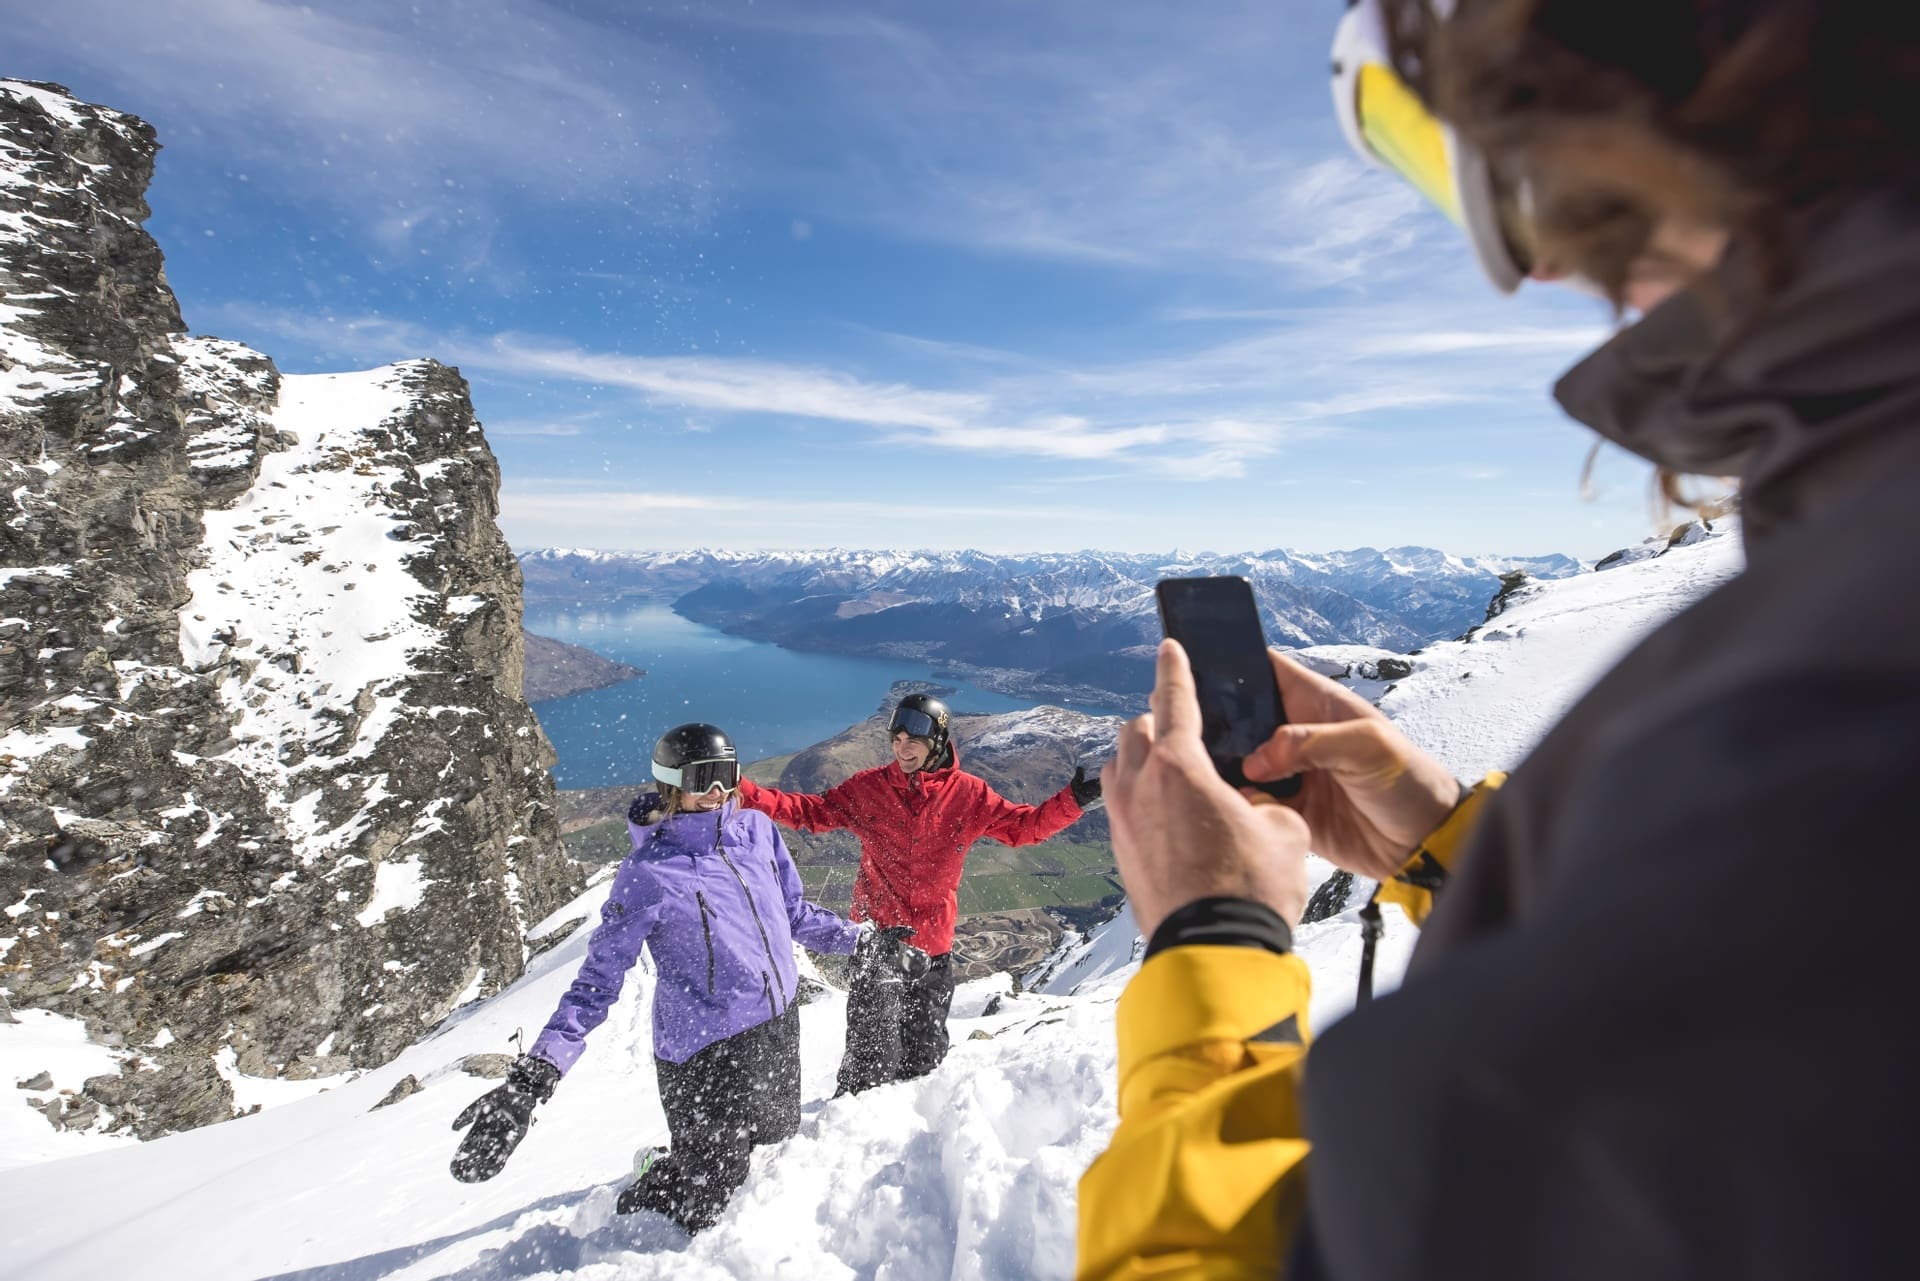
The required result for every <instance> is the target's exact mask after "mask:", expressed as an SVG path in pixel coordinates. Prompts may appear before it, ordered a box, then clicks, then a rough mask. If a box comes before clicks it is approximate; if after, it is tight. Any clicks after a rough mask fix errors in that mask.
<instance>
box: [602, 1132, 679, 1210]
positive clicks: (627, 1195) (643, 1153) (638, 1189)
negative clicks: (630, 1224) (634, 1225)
mask: <svg viewBox="0 0 1920 1281" xmlns="http://www.w3.org/2000/svg"><path fill="white" fill-rule="evenodd" d="M666 1154H667V1149H665V1148H660V1147H653V1148H641V1149H640V1150H639V1151H637V1152H635V1153H634V1154H633V1182H632V1183H629V1184H628V1185H627V1186H626V1187H625V1188H624V1189H622V1190H621V1193H620V1199H619V1200H618V1201H615V1202H614V1205H613V1208H614V1209H615V1210H616V1211H617V1212H619V1213H621V1214H632V1213H633V1212H634V1211H635V1210H645V1209H648V1208H650V1207H648V1205H647V1203H646V1201H645V1200H644V1199H643V1189H644V1188H645V1187H646V1182H647V1171H648V1170H651V1169H652V1168H653V1167H654V1165H655V1163H656V1162H658V1161H659V1160H660V1158H662V1157H664V1156H665V1155H666Z"/></svg>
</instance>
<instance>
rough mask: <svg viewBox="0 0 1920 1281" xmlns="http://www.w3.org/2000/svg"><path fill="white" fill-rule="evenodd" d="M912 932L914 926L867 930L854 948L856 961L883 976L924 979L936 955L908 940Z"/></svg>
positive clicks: (877, 927)
mask: <svg viewBox="0 0 1920 1281" xmlns="http://www.w3.org/2000/svg"><path fill="white" fill-rule="evenodd" d="M913 934H914V930H913V927H912V926H911V925H888V926H885V927H880V926H876V927H874V928H873V929H871V930H867V931H864V932H863V933H862V934H861V935H860V942H859V943H857V944H856V945H855V946H854V949H853V959H854V963H855V964H857V965H859V966H861V967H862V968H865V969H868V970H873V971H876V972H878V973H879V974H881V975H882V976H891V975H893V974H901V975H904V976H905V977H907V978H909V979H920V978H924V977H925V976H926V973H927V971H928V970H929V969H930V968H932V966H933V958H932V957H931V956H928V955H927V954H926V953H925V952H923V951H921V950H920V949H919V948H917V947H914V946H913V945H912V944H910V943H908V942H907V940H908V939H910V938H912V937H913Z"/></svg>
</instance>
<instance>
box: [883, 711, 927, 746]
mask: <svg viewBox="0 0 1920 1281" xmlns="http://www.w3.org/2000/svg"><path fill="white" fill-rule="evenodd" d="M902 730H905V731H906V733H907V737H909V738H925V739H931V738H932V737H933V731H934V724H933V717H931V716H929V715H927V714H926V713H925V712H923V711H921V710H920V709H919V708H917V707H900V708H895V709H894V713H893V731H892V732H893V733H895V734H898V733H899V732H900V731H902Z"/></svg>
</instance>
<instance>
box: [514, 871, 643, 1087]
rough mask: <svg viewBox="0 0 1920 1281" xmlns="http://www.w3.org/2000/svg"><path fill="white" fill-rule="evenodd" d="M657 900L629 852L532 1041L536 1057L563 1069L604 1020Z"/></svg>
mask: <svg viewBox="0 0 1920 1281" xmlns="http://www.w3.org/2000/svg"><path fill="white" fill-rule="evenodd" d="M660 902H661V900H660V887H659V882H657V881H656V880H655V879H654V877H653V874H652V873H651V872H650V871H648V870H647V869H646V868H645V867H644V866H643V865H642V864H641V863H640V861H639V860H638V859H637V858H633V857H629V858H628V859H627V861H626V862H625V863H623V864H621V865H620V871H619V873H618V874H617V875H616V876H615V877H614V880H613V892H612V893H610V894H609V895H607V904H606V906H605V907H603V908H601V909H600V926H599V928H598V929H596V930H594V932H593V938H592V939H591V940H589V941H588V943H587V959H586V960H584V961H582V962H581V963H580V972H579V973H578V974H576V975H575V976H574V979H573V985H572V986H571V987H569V988H568V989H567V991H566V995H564V996H562V997H561V998H560V1005H559V1007H558V1008H556V1009H555V1010H554V1012H553V1017H552V1018H550V1019H548V1020H547V1026H546V1027H545V1028H543V1029H542V1030H541V1032H540V1037H539V1039H538V1040H536V1041H535V1042H534V1043H533V1051H532V1053H533V1054H534V1055H535V1056H536V1057H538V1058H543V1059H545V1060H546V1061H547V1062H549V1063H551V1064H553V1066H555V1067H556V1068H559V1069H560V1071H562V1072H565V1071H566V1070H567V1069H568V1068H571V1067H572V1066H573V1065H574V1063H575V1062H576V1061H577V1060H578V1059H579V1058H580V1055H581V1053H582V1052H583V1051H584V1050H585V1049H586V1048H587V1044H586V1043H587V1033H589V1032H591V1031H593V1029H595V1028H597V1027H599V1026H600V1025H601V1024H602V1023H604V1022H606V1019H607V1011H608V1010H610V1009H612V1008H613V1003H614V1002H615V1001H616V1000H618V999H619V997H620V989H621V987H622V986H623V985H624V984H625V983H626V981H627V971H628V970H630V969H632V968H633V963H634V962H635V961H637V960H639V959H640V948H641V947H642V946H643V945H644V944H645V943H646V941H647V935H648V934H650V933H651V932H652V931H653V927H654V924H655V923H656V922H657V921H659V919H660Z"/></svg>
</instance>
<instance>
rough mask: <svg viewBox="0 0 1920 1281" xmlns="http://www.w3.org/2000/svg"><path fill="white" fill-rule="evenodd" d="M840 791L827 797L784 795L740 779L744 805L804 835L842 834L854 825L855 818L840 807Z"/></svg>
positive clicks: (832, 789)
mask: <svg viewBox="0 0 1920 1281" xmlns="http://www.w3.org/2000/svg"><path fill="white" fill-rule="evenodd" d="M839 791H840V789H839V788H837V787H835V788H830V789H828V791H827V793H826V795H824V796H810V795H808V794H807V793H805V792H783V791H781V790H780V789H778V788H775V787H762V786H760V785H759V784H758V783H756V782H754V781H753V780H752V779H750V778H743V779H741V780H740V803H741V804H742V805H745V806H746V807H747V808H748V809H753V810H759V811H760V812H761V813H762V814H765V815H766V816H767V817H768V818H770V819H772V820H773V821H774V822H776V823H778V824H780V826H782V827H795V828H798V829H800V830H801V831H803V832H838V831H841V830H843V829H845V828H849V827H851V826H853V820H852V817H851V816H850V815H849V814H848V813H847V811H846V809H845V808H844V807H842V806H841V805H840V804H839V798H838V793H839Z"/></svg>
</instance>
